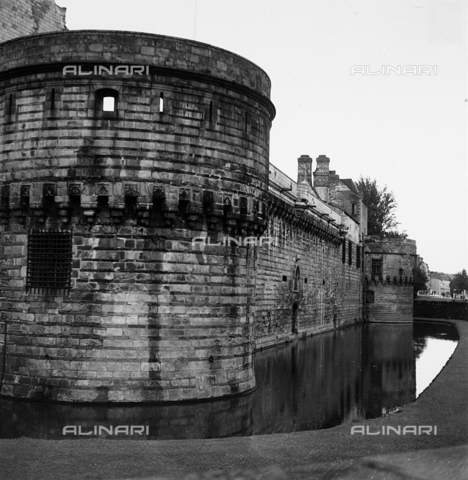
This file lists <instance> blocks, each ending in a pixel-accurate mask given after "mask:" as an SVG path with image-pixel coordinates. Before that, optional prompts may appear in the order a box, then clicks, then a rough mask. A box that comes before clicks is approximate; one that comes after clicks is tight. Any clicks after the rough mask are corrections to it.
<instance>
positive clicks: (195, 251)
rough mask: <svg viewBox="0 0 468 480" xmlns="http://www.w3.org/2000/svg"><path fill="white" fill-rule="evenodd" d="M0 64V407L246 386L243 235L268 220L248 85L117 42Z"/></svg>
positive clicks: (264, 128) (32, 41) (260, 101)
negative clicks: (25, 401) (10, 402)
mask: <svg viewBox="0 0 468 480" xmlns="http://www.w3.org/2000/svg"><path fill="white" fill-rule="evenodd" d="M0 58H1V59H2V60H1V63H0V109H1V110H0V132H1V140H0V184H1V207H0V222H1V225H0V227H1V230H0V231H1V248H0V254H1V259H0V261H1V265H0V266H1V270H0V288H1V291H0V295H1V297H0V301H1V304H2V307H1V308H2V310H1V311H2V316H1V319H0V354H1V355H0V388H1V390H0V394H2V395H7V396H13V397H23V398H37V399H49V400H56V401H85V402H145V401H146V402H154V401H177V400H193V399H201V398H214V397H221V396H224V395H230V394H237V393H241V392H246V391H248V390H251V389H253V388H254V387H255V377H254V372H253V364H252V354H253V347H254V345H253V318H254V312H253V304H252V298H253V287H254V283H255V260H256V256H255V247H253V246H252V245H251V242H246V241H245V237H247V236H253V237H258V236H260V235H262V233H263V231H264V229H265V227H266V222H267V218H266V215H267V213H266V193H267V188H268V148H269V130H270V127H271V122H272V120H273V117H274V114H275V110H274V107H273V105H272V103H271V102H270V100H269V95H270V80H269V78H268V76H267V75H266V74H265V72H264V71H263V70H261V69H260V68H258V67H257V66H256V65H254V64H252V63H251V62H249V61H248V60H246V59H244V58H242V57H239V56H237V55H234V54H232V53H230V52H227V51H225V50H222V49H220V48H215V47H212V46H210V45H206V44H202V43H199V42H194V41H190V40H184V39H179V38H172V37H166V36H160V35H150V34H143V33H134V32H114V31H69V32H63V33H51V34H43V35H37V36H31V37H23V38H20V39H17V40H12V41H9V42H5V43H3V44H0ZM200 237H202V238H209V240H202V239H201V238H200ZM226 237H234V238H235V239H236V241H225V240H226ZM254 243H255V242H254Z"/></svg>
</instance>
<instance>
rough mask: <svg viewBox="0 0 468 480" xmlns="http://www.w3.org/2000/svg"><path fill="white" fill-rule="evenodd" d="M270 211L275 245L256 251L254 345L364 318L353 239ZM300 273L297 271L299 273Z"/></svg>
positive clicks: (287, 338)
mask: <svg viewBox="0 0 468 480" xmlns="http://www.w3.org/2000/svg"><path fill="white" fill-rule="evenodd" d="M298 223H299V222H298V221H297V220H293V217H291V216H289V217H288V215H285V214H284V213H283V214H280V213H279V212H274V213H273V215H271V216H270V225H269V230H268V234H269V236H272V237H274V238H275V239H276V244H275V245H264V246H263V247H262V248H261V249H260V250H259V254H258V271H257V282H256V292H257V294H256V302H255V304H256V322H255V335H256V346H257V347H267V346H270V345H276V344H278V343H282V342H285V341H287V340H290V339H291V338H293V337H294V336H295V335H300V336H303V335H309V334H315V333H319V332H323V331H327V330H332V329H336V328H340V327H342V326H344V325H349V324H353V323H359V322H360V321H362V271H361V269H360V268H358V267H357V265H356V244H355V243H353V242H351V245H352V251H353V253H352V258H351V264H350V263H349V248H348V247H349V240H347V239H345V240H344V241H345V242H346V246H347V248H346V256H345V259H344V262H343V254H342V250H343V240H341V239H340V240H339V241H337V240H334V239H331V238H329V237H328V238H327V237H326V236H325V235H324V234H323V232H322V231H321V230H320V229H319V228H316V229H314V228H310V227H308V226H307V225H301V224H300V223H299V224H298ZM298 272H299V273H298Z"/></svg>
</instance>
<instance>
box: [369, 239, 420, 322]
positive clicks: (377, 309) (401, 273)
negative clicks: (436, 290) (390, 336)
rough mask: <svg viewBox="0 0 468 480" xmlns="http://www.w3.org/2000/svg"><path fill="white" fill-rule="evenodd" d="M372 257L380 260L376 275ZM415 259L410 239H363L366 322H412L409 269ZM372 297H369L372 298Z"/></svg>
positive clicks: (411, 269)
mask: <svg viewBox="0 0 468 480" xmlns="http://www.w3.org/2000/svg"><path fill="white" fill-rule="evenodd" d="M372 260H378V261H380V262H381V265H382V269H381V273H380V274H375V272H373V271H372ZM416 261H417V255H416V242H415V241H414V240H409V239H406V240H400V239H385V238H379V237H373V236H369V237H366V241H365V289H366V297H367V300H366V301H367V302H368V303H366V308H365V316H366V319H367V321H369V322H382V323H387V322H390V323H402V322H403V323H404V322H408V323H411V322H412V321H413V272H414V270H413V269H414V268H415V265H416ZM372 297H373V298H372Z"/></svg>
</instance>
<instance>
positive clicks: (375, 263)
mask: <svg viewBox="0 0 468 480" xmlns="http://www.w3.org/2000/svg"><path fill="white" fill-rule="evenodd" d="M372 276H373V277H381V276H382V259H381V258H373V259H372Z"/></svg>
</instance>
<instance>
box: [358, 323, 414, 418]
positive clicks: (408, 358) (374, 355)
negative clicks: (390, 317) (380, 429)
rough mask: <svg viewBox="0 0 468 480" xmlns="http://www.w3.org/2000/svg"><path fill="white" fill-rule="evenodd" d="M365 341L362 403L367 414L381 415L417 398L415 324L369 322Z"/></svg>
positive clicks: (369, 415) (364, 335)
mask: <svg viewBox="0 0 468 480" xmlns="http://www.w3.org/2000/svg"><path fill="white" fill-rule="evenodd" d="M362 345H363V349H362V352H363V358H362V365H363V371H362V375H363V376H362V385H363V391H362V406H363V410H364V412H365V416H366V418H376V417H380V416H381V415H382V414H385V413H388V412H389V411H390V410H391V409H393V408H396V407H399V406H402V405H405V404H408V403H411V402H413V401H414V400H415V399H416V369H415V360H414V354H413V325H408V324H406V325H397V324H393V325H392V324H390V325H383V324H378V325H372V324H368V325H365V327H364V333H363V343H362Z"/></svg>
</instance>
